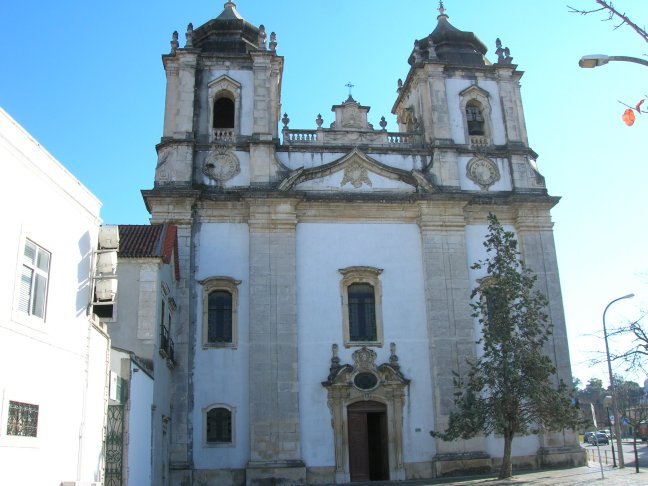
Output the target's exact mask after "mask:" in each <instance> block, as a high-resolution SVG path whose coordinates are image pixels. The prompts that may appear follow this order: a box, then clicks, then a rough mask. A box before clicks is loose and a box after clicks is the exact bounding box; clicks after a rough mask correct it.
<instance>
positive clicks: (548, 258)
mask: <svg viewBox="0 0 648 486" xmlns="http://www.w3.org/2000/svg"><path fill="white" fill-rule="evenodd" d="M550 208H551V205H550V204H547V205H540V204H537V203H536V204H533V205H522V204H520V205H518V206H517V218H516V221H515V228H516V231H517V237H518V242H519V244H520V253H521V255H522V258H523V260H524V262H525V264H526V265H527V267H528V268H529V269H530V270H532V271H533V272H534V273H535V274H536V275H537V277H538V279H537V281H536V288H537V289H538V290H540V291H541V292H542V293H543V294H545V296H546V297H547V299H548V301H549V303H548V308H547V314H548V315H549V322H550V323H551V325H552V326H553V333H552V335H551V336H550V338H549V341H548V343H547V345H546V347H545V349H546V351H547V353H548V354H549V356H550V357H551V359H552V360H553V362H554V365H555V366H556V371H557V378H559V379H562V380H563V381H564V382H565V383H566V384H567V385H571V383H572V375H571V363H570V359H569V347H568V342H567V328H566V325H565V314H564V309H563V302H562V293H561V289H560V276H559V274H558V261H557V256H556V246H555V243H554V238H553V229H552V227H553V223H552V221H551V215H550V213H549V209H550ZM541 442H542V446H543V448H544V449H545V452H546V454H545V455H546V456H547V457H549V456H550V455H551V452H550V451H551V449H552V448H564V447H574V446H578V436H577V434H576V433H575V432H573V431H569V430H565V431H563V432H552V433H545V434H543V436H542V437H541Z"/></svg>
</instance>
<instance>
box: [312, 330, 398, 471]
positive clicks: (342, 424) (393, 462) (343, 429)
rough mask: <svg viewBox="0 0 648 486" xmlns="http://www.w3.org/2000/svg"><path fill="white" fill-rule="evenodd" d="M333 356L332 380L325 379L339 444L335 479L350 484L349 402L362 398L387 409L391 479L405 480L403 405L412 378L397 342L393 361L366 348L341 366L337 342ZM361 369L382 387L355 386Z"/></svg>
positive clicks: (324, 382)
mask: <svg viewBox="0 0 648 486" xmlns="http://www.w3.org/2000/svg"><path fill="white" fill-rule="evenodd" d="M332 350H333V356H332V358H331V368H330V372H329V376H328V379H327V380H326V381H323V382H322V386H324V387H325V388H326V390H327V393H328V402H327V404H328V407H329V410H330V412H331V417H332V421H331V426H332V427H333V436H334V437H333V442H334V446H335V482H336V483H348V482H349V481H350V479H351V478H350V469H349V435H348V419H347V410H348V407H349V405H352V404H354V403H357V402H362V401H368V400H371V401H374V402H378V403H381V404H383V405H385V406H386V408H387V411H386V412H387V436H388V455H389V479H390V480H391V481H397V480H403V479H405V465H404V463H403V408H404V404H405V398H406V396H407V393H406V388H407V387H408V386H409V383H410V380H408V379H407V378H405V377H404V376H403V375H402V373H401V372H400V364H399V361H398V356H396V345H395V344H394V343H392V344H391V356H390V358H389V363H383V364H381V365H379V366H376V364H375V357H376V353H375V352H373V351H371V350H369V349H368V348H367V347H363V348H361V349H359V350H356V351H355V352H354V353H353V359H354V365H353V366H352V365H348V364H346V365H340V363H339V361H340V360H339V358H338V357H337V344H334V345H333V346H332ZM361 371H370V372H372V373H375V374H376V375H377V376H378V378H379V379H378V382H379V386H377V387H376V388H374V389H372V390H371V391H367V390H360V389H358V388H356V387H355V386H354V385H353V378H352V377H353V376H355V375H357V374H358V372H361Z"/></svg>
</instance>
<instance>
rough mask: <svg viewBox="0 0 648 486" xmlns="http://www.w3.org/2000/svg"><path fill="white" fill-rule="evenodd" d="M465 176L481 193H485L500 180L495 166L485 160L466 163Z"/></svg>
mask: <svg viewBox="0 0 648 486" xmlns="http://www.w3.org/2000/svg"><path fill="white" fill-rule="evenodd" d="M466 175H467V176H468V178H469V179H470V180H471V181H473V182H474V183H475V184H477V185H478V186H479V187H480V188H481V189H482V191H487V190H488V188H489V187H490V186H492V185H493V184H495V183H496V182H497V181H499V180H500V172H499V169H498V168H497V164H496V163H495V162H493V161H492V160H490V159H486V158H474V159H472V160H471V161H470V162H468V167H467V169H466Z"/></svg>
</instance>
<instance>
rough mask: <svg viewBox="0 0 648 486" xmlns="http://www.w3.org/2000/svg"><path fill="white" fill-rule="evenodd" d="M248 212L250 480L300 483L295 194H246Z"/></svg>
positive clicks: (255, 482)
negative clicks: (253, 196)
mask: <svg viewBox="0 0 648 486" xmlns="http://www.w3.org/2000/svg"><path fill="white" fill-rule="evenodd" d="M247 203H248V206H249V211H250V216H249V228H250V384H249V386H250V449H251V450H250V462H249V463H248V467H247V472H246V476H247V484H248V485H260V484H269V483H268V482H269V481H272V484H277V485H293V484H294V485H297V484H303V483H304V482H305V480H306V468H305V466H304V463H303V461H302V460H301V443H300V424H299V395H298V390H299V386H298V373H297V282H296V260H295V244H296V241H295V230H296V226H297V213H296V205H297V200H296V199H265V198H259V199H248V200H247Z"/></svg>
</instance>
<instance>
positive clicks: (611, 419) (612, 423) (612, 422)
mask: <svg viewBox="0 0 648 486" xmlns="http://www.w3.org/2000/svg"><path fill="white" fill-rule="evenodd" d="M610 425H614V415H610Z"/></svg>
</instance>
